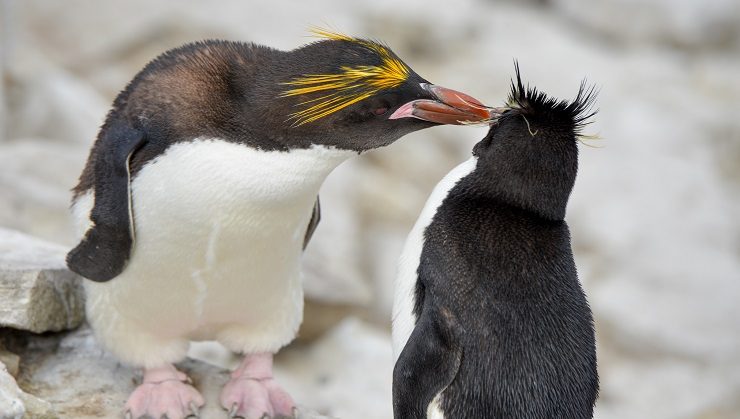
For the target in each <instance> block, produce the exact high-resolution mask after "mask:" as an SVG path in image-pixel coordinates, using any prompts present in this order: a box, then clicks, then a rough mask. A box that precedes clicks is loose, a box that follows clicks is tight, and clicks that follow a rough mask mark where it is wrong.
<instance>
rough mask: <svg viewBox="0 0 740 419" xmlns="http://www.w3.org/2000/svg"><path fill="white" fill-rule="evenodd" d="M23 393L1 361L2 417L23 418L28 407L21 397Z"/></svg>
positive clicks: (0, 395)
mask: <svg viewBox="0 0 740 419" xmlns="http://www.w3.org/2000/svg"><path fill="white" fill-rule="evenodd" d="M22 393H23V392H22V391H21V390H20V389H19V388H18V385H17V384H16V382H15V379H13V376H12V375H10V373H8V370H7V369H6V368H5V365H4V364H3V363H2V362H0V419H21V418H23V417H24V415H25V413H26V408H25V406H24V405H23V400H22V399H21V395H22Z"/></svg>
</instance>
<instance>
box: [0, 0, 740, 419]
mask: <svg viewBox="0 0 740 419" xmlns="http://www.w3.org/2000/svg"><path fill="white" fill-rule="evenodd" d="M312 24H318V25H322V24H329V25H330V26H332V27H335V28H336V29H340V30H343V31H345V32H349V33H352V34H359V35H364V36H368V37H373V38H380V39H383V40H384V41H385V42H387V43H388V44H389V45H390V46H392V48H393V49H394V50H395V51H396V52H397V53H398V54H399V55H400V56H401V57H403V58H404V59H405V61H406V62H407V63H408V64H409V65H410V66H411V67H412V68H414V69H415V70H416V71H417V72H419V73H420V74H422V75H423V76H424V77H426V78H428V79H429V80H432V81H434V82H436V83H439V84H441V85H444V86H448V87H452V88H455V89H459V90H462V91H466V92H470V93H472V94H474V95H475V96H476V97H478V98H480V99H483V100H485V101H488V102H489V103H491V104H494V105H495V104H500V103H501V102H503V100H504V99H505V96H506V92H507V89H508V83H509V78H510V77H511V75H512V73H513V65H512V60H513V59H514V58H516V59H518V60H519V63H520V65H521V68H522V73H523V76H524V78H525V80H527V81H529V82H531V83H532V84H535V85H537V86H538V87H540V88H541V89H542V90H544V91H546V92H548V93H550V94H552V95H554V96H558V97H562V98H570V97H573V95H574V94H575V91H576V89H577V86H578V84H579V82H580V81H581V79H582V78H583V77H588V79H589V80H590V82H592V83H594V84H596V85H597V86H598V87H599V88H600V96H599V101H598V107H599V108H600V113H599V114H598V116H597V117H596V118H595V123H594V124H593V125H591V126H589V128H588V129H587V132H589V133H594V134H598V135H599V136H600V138H601V140H595V141H585V144H584V145H583V146H582V147H581V162H580V163H581V167H580V172H579V178H578V181H577V183H576V187H575V191H574V194H573V197H572V200H571V204H570V206H569V208H568V211H569V215H568V221H569V223H570V225H571V228H572V234H573V241H574V248H575V252H576V261H577V263H578V268H579V273H580V276H581V278H582V280H583V283H584V286H585V288H586V290H587V293H588V295H589V298H590V301H591V304H592V307H593V310H594V313H595V316H596V323H597V338H598V342H599V347H598V350H599V367H600V374H601V380H602V391H601V398H600V400H599V402H598V405H597V412H596V417H597V418H600V419H611V418H620V419H622V418H658V419H660V418H666V419H668V418H670V419H689V418H702V419H709V418H711V419H720V418H721V419H724V418H735V417H737V415H738V412H740V333H738V330H740V305H738V304H737V301H738V300H740V221H739V220H740V217H738V214H740V119H738V118H737V116H736V112H737V111H738V110H739V109H740V79H738V74H740V3H738V2H737V1H734V0H679V1H672V0H653V1H636V0H606V1H602V2H598V3H594V2H587V1H584V0H552V1H548V0H544V1H530V2H506V1H503V2H495V1H484V0H477V1H476V0H467V1H458V2H455V5H454V6H451V5H450V2H445V1H442V0H434V1H426V2H423V6H421V5H420V3H417V2H398V1H391V0H378V1H375V2H370V3H367V2H365V3H358V2H340V1H336V2H330V1H315V2H290V3H289V2H284V3H283V2H277V1H274V0H273V1H262V0H260V1H253V2H243V1H237V0H233V1H223V2H219V3H218V5H214V4H212V3H208V4H206V3H204V2H196V1H177V2H175V1H162V2H148V1H144V0H132V1H128V2H125V3H122V2H117V3H113V2H110V3H102V2H98V1H93V0H87V1H83V0H70V1H66V2H42V1H13V0H0V64H1V65H0V227H3V229H2V230H0V253H2V257H0V261H1V262H0V302H1V303H0V325H1V326H3V327H8V328H10V327H12V328H14V330H15V329H22V330H25V331H24V332H18V331H11V330H10V329H4V330H2V331H0V342H3V343H4V349H2V348H0V360H2V362H3V364H4V366H5V367H4V368H0V406H6V407H0V417H16V416H17V415H21V414H22V413H20V412H22V411H23V409H25V410H26V412H27V415H28V417H59V418H81V417H116V415H117V414H118V411H119V409H120V403H121V401H122V400H123V399H124V398H125V393H126V392H127V391H129V390H130V388H131V386H132V385H133V384H132V379H134V380H135V379H137V376H136V374H135V372H134V371H132V370H130V369H128V368H127V367H125V366H122V365H119V364H117V363H116V361H115V360H113V359H111V358H110V357H109V356H108V355H106V354H105V353H103V352H102V351H101V350H100V349H99V348H98V347H97V346H96V345H95V343H94V340H93V339H92V338H91V335H90V333H89V330H88V329H86V328H85V327H84V326H82V328H80V329H77V330H76V331H74V332H62V331H61V330H63V329H67V328H74V327H76V326H77V325H78V324H80V322H81V321H82V320H83V319H82V311H81V310H80V308H81V300H80V298H81V296H80V295H79V294H78V291H79V288H78V281H79V280H78V279H77V278H75V277H74V276H72V275H71V274H69V273H68V272H66V271H65V270H64V269H63V267H62V265H61V259H60V256H59V255H61V254H63V253H64V250H66V249H67V248H68V247H69V246H71V245H73V244H74V243H72V227H71V223H70V222H69V216H68V213H67V207H68V203H69V192H68V190H69V188H71V187H72V186H73V185H74V183H75V180H76V177H77V176H78V174H79V172H80V170H81V168H82V165H83V164H84V161H85V158H86V154H87V150H88V148H89V146H90V144H91V142H92V140H93V139H94V137H95V134H96V132H97V129H98V127H99V125H100V124H101V123H102V120H103V118H104V115H105V112H106V111H107V109H108V106H109V104H110V102H111V100H112V99H113V97H114V96H115V94H116V93H117V91H118V90H120V89H121V88H122V87H123V86H124V85H125V83H126V82H127V81H128V80H129V79H130V78H131V77H132V76H133V75H134V74H135V73H136V71H138V70H139V69H140V68H141V67H142V66H143V65H144V64H145V63H146V62H147V61H148V60H150V59H151V58H153V57H154V56H156V55H157V54H158V53H160V52H162V51H164V50H166V49H168V48H170V47H174V46H177V45H180V44H182V43H185V42H188V41H192V40H197V39H202V38H227V39H237V40H249V41H255V42H259V43H264V44H268V45H271V46H274V47H278V48H283V49H290V48H294V47H296V46H298V45H300V44H302V43H305V42H308V41H310V39H309V38H306V37H305V35H306V28H307V27H308V26H309V25H312ZM484 133H485V130H484V129H482V128H456V127H440V128H435V129H431V130H426V131H423V132H420V133H416V134H413V135H410V136H408V137H407V138H405V139H403V140H402V141H399V142H398V143H397V144H395V145H393V146H391V147H389V148H387V149H385V150H379V151H376V152H372V153H368V154H367V155H364V156H362V157H360V158H357V159H355V160H353V161H350V162H348V163H346V164H344V165H343V166H341V167H340V168H339V169H337V171H335V173H334V174H332V175H331V176H330V177H329V179H328V181H327V183H326V184H325V186H324V188H323V190H322V207H323V211H324V218H323V220H322V224H321V226H320V227H319V229H318V231H317V233H316V235H315V238H314V240H313V241H312V243H311V246H310V247H309V249H308V252H307V255H306V260H305V271H306V287H307V295H308V304H307V311H306V322H305V325H304V327H303V329H302V330H301V334H300V339H299V340H298V342H297V343H296V344H294V345H292V346H291V347H290V348H288V349H287V350H286V351H284V352H283V353H282V354H281V355H280V358H279V359H278V362H277V365H278V372H277V373H278V375H279V378H280V379H281V381H282V382H284V383H285V385H286V387H288V389H289V390H290V391H291V392H292V394H293V395H294V396H295V397H296V399H297V400H298V401H299V403H300V404H301V405H303V406H305V407H306V411H307V412H308V411H311V412H318V413H319V414H325V415H330V416H334V417H338V418H363V419H375V418H378V419H385V418H389V417H391V413H390V412H391V407H390V371H391V369H392V357H391V353H390V335H389V329H388V326H389V321H388V319H389V312H390V306H391V300H392V282H393V276H394V270H395V261H396V258H397V255H398V253H399V251H400V248H401V246H402V243H403V240H404V238H405V235H406V234H407V232H408V231H409V229H410V226H411V224H412V223H413V221H414V220H415V218H416V216H417V215H418V213H419V211H420V209H421V206H422V205H423V203H424V201H425V199H426V197H427V196H428V194H429V192H430V191H431V188H432V186H433V185H434V184H435V183H436V182H437V181H438V180H439V179H440V178H441V177H442V176H443V174H444V173H446V172H447V171H449V170H450V168H451V167H453V166H454V165H456V164H457V163H458V162H459V161H461V160H463V159H465V156H466V155H467V154H468V153H469V152H470V148H471V146H472V144H473V143H474V142H475V141H476V139H479V138H481V137H482V136H483V135H484ZM589 146H594V147H589ZM21 232H23V233H25V234H28V235H30V237H29V236H26V235H25V234H22V233H21ZM75 284H77V285H75ZM49 313H52V314H49ZM31 332H34V333H31ZM42 332H43V334H41V335H37V334H36V333H42ZM191 356H192V359H191V360H189V361H187V362H186V363H185V364H184V365H183V367H184V368H187V369H190V370H191V371H193V373H194V375H195V376H196V377H197V378H196V382H197V383H198V384H199V385H201V386H203V388H204V389H206V393H208V392H209V391H212V388H215V387H217V384H218V380H221V379H222V378H223V374H224V373H223V368H227V367H229V366H230V365H231V363H233V359H231V358H230V356H229V355H228V354H226V353H225V352H224V351H223V350H222V349H221V348H218V347H215V346H213V345H210V344H199V345H195V346H194V348H193V350H192V351H191ZM16 383H17V385H18V386H17V385H16ZM212 405H215V404H214V403H212ZM210 412H212V414H213V415H214V417H219V416H220V415H221V414H222V412H220V411H218V409H217V408H215V407H214V408H213V410H211V411H210ZM209 414H211V413H209ZM44 415H45V416H44Z"/></svg>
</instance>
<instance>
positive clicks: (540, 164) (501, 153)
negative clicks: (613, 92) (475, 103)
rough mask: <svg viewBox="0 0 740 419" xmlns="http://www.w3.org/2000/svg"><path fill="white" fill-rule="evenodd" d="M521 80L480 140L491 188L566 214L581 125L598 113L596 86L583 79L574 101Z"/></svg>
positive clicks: (556, 215)
mask: <svg viewBox="0 0 740 419" xmlns="http://www.w3.org/2000/svg"><path fill="white" fill-rule="evenodd" d="M515 67H516V81H512V84H511V92H510V93H509V98H508V101H507V106H506V108H507V111H505V112H504V113H503V114H502V115H501V116H500V117H499V118H498V120H496V121H495V122H494V123H493V124H492V125H491V128H490V130H489V132H488V135H487V136H486V137H485V138H484V139H483V140H481V141H480V142H479V143H478V144H476V146H475V148H474V150H473V154H474V155H476V156H478V161H479V162H478V168H479V169H480V170H481V171H482V172H483V173H485V178H486V182H487V183H488V187H489V189H490V190H493V191H494V193H495V194H496V195H497V196H498V197H499V198H500V199H503V200H505V201H507V202H509V203H510V204H513V205H515V206H518V207H520V208H523V209H526V210H530V211H534V212H536V213H538V214H539V215H540V216H543V217H545V218H548V219H558V220H559V219H562V218H564V216H565V207H566V205H567V202H568V197H569V196H570V192H571V190H572V188H573V184H574V182H575V177H576V172H577V170H578V147H577V143H578V140H579V136H580V135H581V130H582V129H583V127H584V126H585V125H587V124H588V123H589V121H590V119H591V118H592V117H593V116H594V115H595V114H596V111H592V110H591V108H592V106H593V104H594V102H595V100H596V95H597V93H596V90H595V89H594V87H588V86H587V85H586V83H585V82H583V83H581V86H580V89H579V90H578V93H577V94H576V97H575V99H574V100H572V101H566V100H558V99H555V98H552V97H549V96H548V95H546V94H545V93H542V92H540V91H539V90H538V89H537V88H535V87H530V86H529V85H527V86H526V87H525V85H524V83H523V82H522V78H521V74H520V72H519V66H518V64H516V65H515Z"/></svg>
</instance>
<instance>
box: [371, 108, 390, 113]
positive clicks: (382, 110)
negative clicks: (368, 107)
mask: <svg viewBox="0 0 740 419" xmlns="http://www.w3.org/2000/svg"><path fill="white" fill-rule="evenodd" d="M386 112H388V108H385V107H383V108H375V110H374V111H373V113H374V114H375V115H383V114H385V113H386Z"/></svg>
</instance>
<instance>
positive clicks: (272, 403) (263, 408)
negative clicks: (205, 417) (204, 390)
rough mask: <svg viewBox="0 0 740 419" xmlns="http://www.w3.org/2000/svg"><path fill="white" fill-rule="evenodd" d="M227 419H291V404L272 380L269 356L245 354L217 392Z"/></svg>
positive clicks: (283, 391)
mask: <svg viewBox="0 0 740 419" xmlns="http://www.w3.org/2000/svg"><path fill="white" fill-rule="evenodd" d="M221 406H223V407H224V409H226V410H228V411H229V417H230V418H244V419H263V418H265V417H267V418H294V417H296V413H295V403H293V399H292V398H291V397H290V395H288V393H286V392H285V390H283V389H282V388H281V387H280V386H279V385H278V384H277V383H276V382H275V380H274V379H273V378H272V354H256V355H247V356H245V357H244V360H243V361H242V363H241V364H240V365H239V367H238V368H237V369H236V370H234V372H232V373H231V380H229V382H228V383H226V385H225V386H224V388H223V390H222V391H221Z"/></svg>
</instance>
